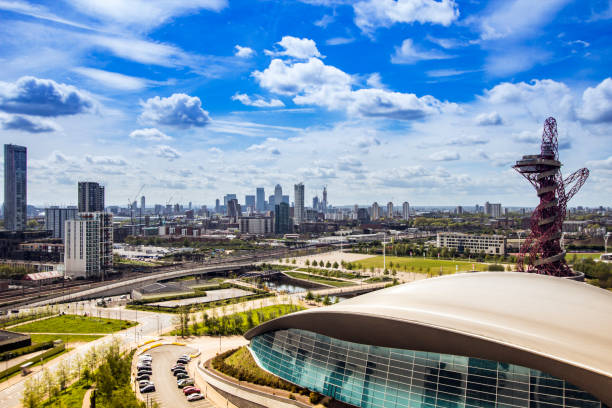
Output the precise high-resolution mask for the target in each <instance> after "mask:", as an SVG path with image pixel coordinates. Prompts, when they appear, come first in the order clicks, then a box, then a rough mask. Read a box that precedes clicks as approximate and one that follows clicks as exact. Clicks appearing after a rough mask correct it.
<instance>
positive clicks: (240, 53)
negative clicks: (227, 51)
mask: <svg viewBox="0 0 612 408" xmlns="http://www.w3.org/2000/svg"><path fill="white" fill-rule="evenodd" d="M234 49H235V50H236V51H235V52H234V55H235V56H237V57H240V58H250V57H252V56H253V55H255V50H253V49H252V48H249V47H241V46H240V45H236V46H235V47H234Z"/></svg>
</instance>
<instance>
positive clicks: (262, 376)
mask: <svg viewBox="0 0 612 408" xmlns="http://www.w3.org/2000/svg"><path fill="white" fill-rule="evenodd" d="M225 364H227V365H228V366H230V367H233V368H235V369H236V370H237V371H242V372H243V373H245V374H248V376H250V377H251V378H253V379H256V380H255V381H251V382H256V383H258V384H266V385H267V384H276V383H278V380H279V378H278V377H277V376H275V375H272V374H270V373H268V372H266V371H264V370H262V369H261V368H260V367H259V366H258V365H257V363H256V362H255V359H254V358H253V356H252V355H251V353H250V352H249V350H248V349H247V348H246V346H243V347H240V348H239V349H238V351H236V352H235V353H234V354H232V355H230V356H229V357H227V358H226V359H225Z"/></svg>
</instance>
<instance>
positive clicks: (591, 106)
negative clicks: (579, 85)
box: [578, 78, 612, 123]
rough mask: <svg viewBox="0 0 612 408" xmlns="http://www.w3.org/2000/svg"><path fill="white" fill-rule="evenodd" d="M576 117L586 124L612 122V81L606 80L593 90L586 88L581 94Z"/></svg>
mask: <svg viewBox="0 0 612 408" xmlns="http://www.w3.org/2000/svg"><path fill="white" fill-rule="evenodd" d="M578 115H579V116H580V118H581V119H583V120H584V121H586V122H593V123H610V122H612V79H611V78H606V79H604V80H603V81H601V82H600V83H599V84H598V85H597V86H596V87H595V88H591V87H588V88H587V89H586V90H585V91H584V92H583V94H582V106H581V107H580V109H579V110H578Z"/></svg>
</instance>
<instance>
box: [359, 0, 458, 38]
mask: <svg viewBox="0 0 612 408" xmlns="http://www.w3.org/2000/svg"><path fill="white" fill-rule="evenodd" d="M353 9H354V10H355V24H356V25H357V26H358V27H359V28H361V30H362V31H364V32H371V31H374V30H376V29H377V28H378V27H389V26H391V25H393V24H395V23H415V22H418V23H421V24H425V23H432V24H441V25H443V26H449V25H450V24H451V23H452V22H453V21H455V20H456V19H457V18H458V17H459V9H458V7H457V4H456V3H455V1H454V0H440V1H436V0H365V1H358V2H357V3H355V4H354V5H353Z"/></svg>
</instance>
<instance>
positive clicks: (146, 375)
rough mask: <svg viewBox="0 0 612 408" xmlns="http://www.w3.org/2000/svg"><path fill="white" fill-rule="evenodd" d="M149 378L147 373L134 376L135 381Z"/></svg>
mask: <svg viewBox="0 0 612 408" xmlns="http://www.w3.org/2000/svg"><path fill="white" fill-rule="evenodd" d="M150 379H151V376H150V375H149V374H141V375H139V376H137V377H136V381H142V380H150Z"/></svg>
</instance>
